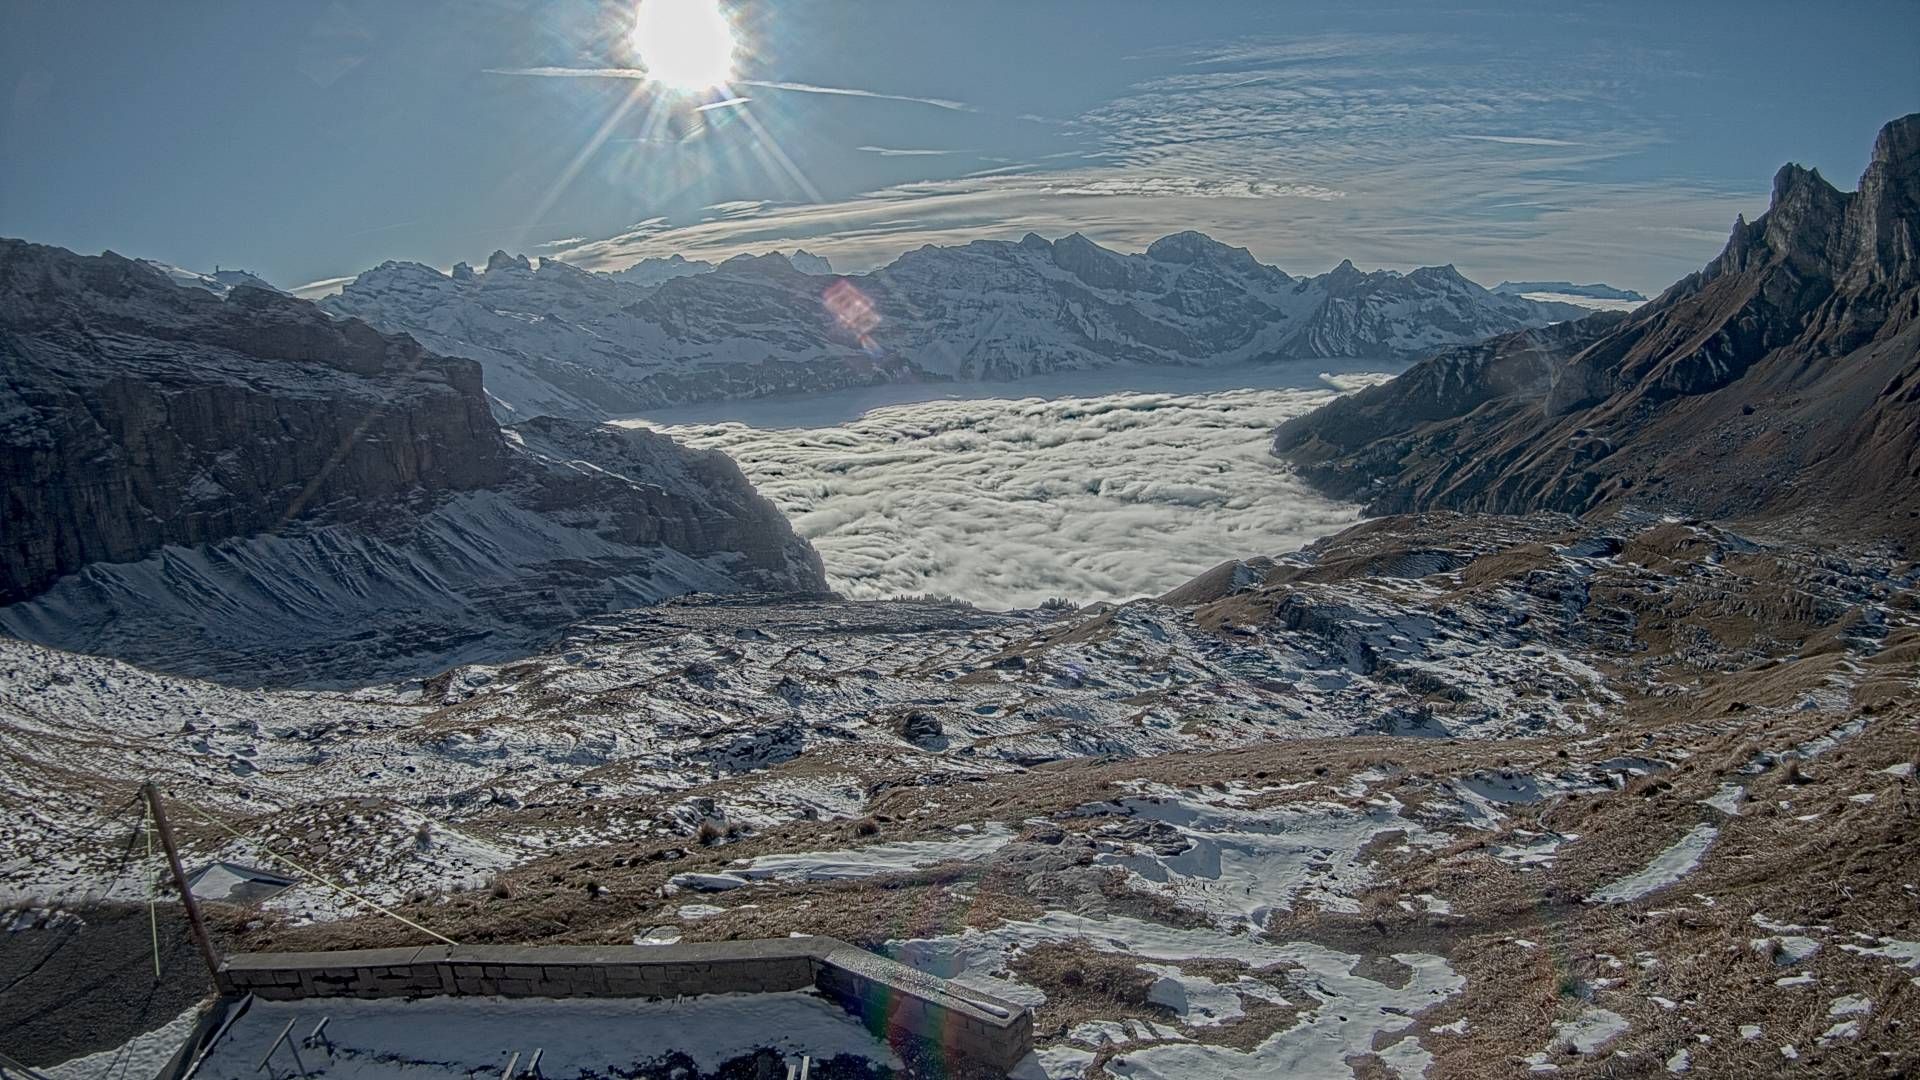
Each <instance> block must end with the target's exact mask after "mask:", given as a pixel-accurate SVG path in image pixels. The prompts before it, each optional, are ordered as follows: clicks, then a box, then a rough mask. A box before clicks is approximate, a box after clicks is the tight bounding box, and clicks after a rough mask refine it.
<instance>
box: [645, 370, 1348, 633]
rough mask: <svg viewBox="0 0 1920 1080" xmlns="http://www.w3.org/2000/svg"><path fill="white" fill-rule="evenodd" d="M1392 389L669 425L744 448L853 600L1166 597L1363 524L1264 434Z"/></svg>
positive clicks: (734, 450)
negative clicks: (1341, 399) (1333, 403)
mask: <svg viewBox="0 0 1920 1080" xmlns="http://www.w3.org/2000/svg"><path fill="white" fill-rule="evenodd" d="M1383 377H1384V376H1371V375H1340V376H1323V377H1322V379H1321V381H1320V383H1319V385H1317V386H1310V387H1304V388H1289V389H1234V390H1221V391H1213V392H1192V393H1168V392H1162V393H1135V392H1129V393H1114V394H1106V395H1101V396H1094V397H1068V398H1059V399H1054V400H1042V399H1037V398H1027V399H1007V398H998V399H979V400H966V401H937V402H925V403H920V404H913V405H898V406H892V407H888V408H882V409H876V410H874V411H872V412H869V413H867V414H865V415H864V416H861V417H859V418H858V419H856V420H853V421H850V422H847V423H843V424H838V425H835V426H829V427H809V428H791V429H784V430H782V429H767V428H755V427H749V426H747V425H745V424H741V423H721V424H689V425H681V426H674V427H666V428H664V429H663V430H665V431H667V432H669V433H671V434H672V435H673V436H675V437H676V438H678V439H681V440H682V441H684V442H687V443H689V444H692V445H695V446H701V447H709V448H713V449H718V450H723V451H725V452H727V453H728V454H731V455H732V456H733V457H734V459H735V460H737V461H738V462H739V463H740V466H741V468H743V469H744V470H746V473H747V475H748V476H749V477H751V478H752V479H753V481H754V483H755V484H756V485H758V487H759V488H760V490H761V492H762V493H764V494H765V495H767V496H768V497H769V498H771V499H772V500H773V501H774V502H775V503H777V504H778V505H779V506H780V508H781V509H782V510H783V511H785V512H786V513H787V514H788V515H789V516H790V517H791V518H792V519H793V520H794V525H795V528H796V529H798V531H799V532H800V533H801V534H802V535H804V536H806V537H807V538H808V539H810V540H811V541H813V544H814V546H815V547H816V548H818V549H819V551H820V554H821V556H822V558H823V559H824V560H825V561H826V567H827V575H828V577H829V578H830V579H831V580H832V581H833V584H834V587H835V588H836V589H839V590H841V591H842V592H845V593H847V594H848V595H851V596H854V597H860V598H875V597H888V596H901V595H914V594H923V593H937V594H946V595H951V596H957V597H960V598H962V599H965V600H969V601H972V602H974V603H977V604H980V605H982V606H987V607H998V608H1005V607H1026V606H1031V605H1035V604H1038V603H1040V602H1041V601H1043V600H1045V599H1047V598H1048V597H1052V596H1064V597H1067V598H1069V599H1072V600H1075V601H1079V602H1082V603H1085V602H1089V601H1094V600H1124V599H1128V598H1131V597H1137V596H1143V595H1154V594H1158V593H1161V592H1164V591H1166V590H1168V589H1171V588H1173V587H1174V586H1177V585H1179V584H1181V583H1183V582H1185V581H1188V580H1190V579H1191V578H1193V577H1194V576H1196V575H1198V574H1200V573H1201V572H1203V571H1205V570H1207V569H1209V568H1211V567H1213V566H1216V565H1218V564H1219V563H1221V562H1223V561H1226V560H1228V559H1234V558H1245V557H1248V556H1253V555H1262V554H1276V553H1279V552H1283V551H1288V550H1291V549H1293V548H1296V547H1299V546H1300V545H1302V544H1304V543H1307V542H1309V541H1311V540H1313V539H1315V538H1317V537H1320V536H1324V535H1326V534H1328V533H1331V532H1334V531H1337V530H1339V529H1341V528H1343V527H1345V526H1346V525H1348V524H1350V523H1352V522H1353V521H1354V520H1355V519H1356V517H1357V508H1355V507H1353V506H1350V505H1347V504H1341V503H1334V502H1330V501H1328V500H1326V499H1324V498H1321V497H1320V496H1318V495H1315V494H1314V493H1312V492H1311V491H1309V490H1307V489H1306V488H1305V487H1304V486H1303V485H1302V484H1300V483H1299V482H1298V481H1297V480H1296V479H1295V478H1294V477H1292V476H1291V475H1289V474H1288V473H1287V472H1286V471H1285V470H1284V469H1283V468H1282V466H1281V465H1280V464H1279V463H1278V462H1276V461H1275V460H1274V459H1273V458H1272V457H1271V456H1269V455H1268V453H1267V445H1268V433H1269V431H1271V429H1272V428H1273V426H1274V425H1276V424H1278V423H1279V422H1280V421H1282V420H1284V419H1286V418H1288V417H1291V416H1295V415H1298V414H1300V413H1302V412H1304V411H1306V410H1308V409H1311V408H1313V407H1315V406H1317V405H1320V404H1322V403H1324V402H1325V401H1327V400H1328V399H1330V398H1331V397H1333V396H1334V395H1335V394H1336V393H1337V392H1339V391H1341V390H1346V389H1353V388H1356V387H1357V386H1360V385H1364V384H1366V383H1368V382H1371V381H1375V380H1376V379H1378V378H1383Z"/></svg>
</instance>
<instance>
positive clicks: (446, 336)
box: [324, 232, 1582, 416]
mask: <svg viewBox="0 0 1920 1080" xmlns="http://www.w3.org/2000/svg"><path fill="white" fill-rule="evenodd" d="M829 269H830V268H828V267H827V266H826V264H825V260H821V259H818V258H816V257H814V256H811V255H808V254H807V253H806V252H795V253H793V254H792V255H791V256H788V255H780V254H778V253H775V254H772V255H764V256H739V257H736V258H733V259H729V260H727V261H726V262H724V263H722V264H720V265H719V266H716V267H711V268H708V267H707V266H706V264H703V263H698V262H689V261H686V260H683V259H665V260H658V259H656V260H648V261H646V262H643V263H640V264H636V265H635V266H633V267H631V268H629V269H628V270H624V271H620V272H618V273H615V274H594V273H589V272H586V271H583V270H580V269H578V268H576V267H573V266H570V265H568V264H566V263H562V262H558V261H556V260H552V259H542V260H540V261H539V263H538V264H537V265H535V264H533V263H531V262H529V261H528V260H527V259H525V258H524V257H516V256H510V255H507V254H506V253H504V252H496V253H495V254H494V256H493V258H492V259H490V260H489V261H488V264H487V269H486V271H485V272H484V273H476V272H474V271H472V270H471V269H470V268H467V267H465V266H464V265H463V266H460V267H456V268H455V269H454V272H453V273H452V274H451V275H447V274H442V273H440V272H439V271H437V270H434V269H432V268H431V267H427V266H423V265H420V264H417V263H391V262H390V263H385V264H383V265H381V266H379V267H376V268H374V269H373V270H369V271H367V272H366V273H364V274H362V275H360V277H359V278H358V279H356V280H355V281H354V282H353V283H352V284H350V285H348V286H347V287H346V288H345V289H343V290H342V291H341V293H340V295H338V296H336V297H332V298H329V299H328V300H326V301H324V303H325V306H326V307H327V308H328V309H329V310H332V311H335V312H338V313H341V314H348V315H354V316H358V317H360V318H363V319H366V320H367V321H369V322H372V323H374V324H375V325H377V326H380V327H382V328H384V329H387V330H393V331H404V332H406V333H409V334H412V335H414V336H415V337H416V338H418V339H420V340H421V341H422V342H424V343H426V344H427V345H428V346H429V347H430V348H433V349H435V350H437V351H440V352H444V353H447V354H450V355H459V356H466V357H470V358H472V359H475V360H478V361H480V363H481V364H482V365H483V366H484V367H485V369H486V382H487V387H488V391H489V393H490V394H491V395H492V396H493V399H494V405H495V408H496V410H497V411H499V412H501V413H502V414H503V415H530V414H537V413H547V414H554V415H572V416H603V415H608V414H618V413H622V412H630V411H634V410H637V409H641V408H645V407H648V406H656V405H661V404H670V403H680V402H687V401H699V400H710V399H717V398H728V397H751V396H761V395H766V394H773V393H794V392H811V391H821V390H832V389H842V388H845V387H849V386H859V385H867V384H871V383H875V382H882V381H892V380H903V379H946V378H969V379H1017V378H1021V377H1025V376H1029V375H1035V374H1041V373H1046V372H1056V371H1072V370H1083V369H1091V368H1104V367H1114V366H1122V365H1130V364H1156V365H1206V364H1230V363H1240V362H1246V361H1253V360H1258V361H1265V360H1284V359H1293V358H1324V357H1380V358H1394V357H1406V356H1410V355H1412V354H1416V353H1420V352H1423V351H1426V350H1428V349H1431V348H1434V347H1437V346H1442V345H1449V344H1457V343H1461V342H1468V341H1477V340H1479V339H1481V338H1484V337H1487V336H1489V335H1491V334H1496V333H1505V332H1509V331H1513V330H1519V329H1525V328H1528V327H1536V326H1543V325H1546V324H1547V323H1550V322H1554V321H1558V320H1562V319H1568V318H1575V317H1578V316H1579V315H1580V314H1581V313H1582V312H1581V309H1579V308H1576V307H1572V306H1569V305H1565V304H1546V303H1539V302H1536V301H1533V300H1528V299H1525V298H1521V297H1511V296H1500V295H1496V294H1494V293H1492V292H1489V291H1488V290H1486V289H1483V288H1481V287H1480V286H1479V285H1476V284H1474V283H1473V282H1471V281H1468V280H1467V279H1466V278H1464V277H1462V276H1461V275H1460V274H1459V273H1457V272H1456V271H1454V270H1453V268H1452V267H1429V268H1425V269H1421V270H1416V271H1414V272H1412V273H1408V274H1400V273H1396V272H1393V271H1384V270H1383V271H1375V272H1373V273H1362V272H1360V271H1358V270H1356V269H1354V267H1353V265H1352V264H1351V263H1343V264H1341V266H1340V267H1339V268H1337V269H1335V270H1333V271H1331V272H1329V273H1327V274H1323V275H1320V276H1319V277H1313V278H1295V277H1292V276H1289V275H1288V274H1286V273H1284V272H1282V271H1280V270H1278V269H1276V268H1274V267H1271V266H1267V265H1265V264H1262V263H1260V262H1259V261H1257V260H1255V259H1254V258H1253V256H1252V255H1251V254H1249V253H1248V252H1247V251H1246V250H1245V249H1244V248H1234V247H1229V246H1227V245H1225V244H1221V243H1218V242H1217V241H1214V240H1212V239H1210V238H1208V237H1206V236H1203V235H1201V234H1199V233H1193V232H1187V233H1179V234H1176V235H1173V236H1168V237H1165V238H1163V239H1161V240H1158V241H1155V242H1154V243H1153V244H1152V245H1151V246H1150V247H1149V248H1148V249H1147V250H1146V252H1144V253H1142V254H1135V255H1122V254H1120V253H1117V252H1114V251H1110V250H1108V249H1106V248H1103V247H1101V246H1099V245H1098V244H1095V243H1093V242H1092V241H1090V240H1088V239H1086V238H1085V237H1083V236H1080V235H1078V234H1074V235H1072V236H1068V237H1065V238H1063V239H1060V240H1058V241H1049V240H1046V239H1044V238H1042V237H1040V236H1037V235H1031V234H1030V235H1028V236H1027V237H1026V238H1025V239H1023V240H1021V241H1019V242H1017V243H1015V242H1010V241H976V242H974V243H971V244H967V245H964V246H959V247H934V246H928V247H924V248H921V249H919V250H918V251H913V252H909V253H907V254H906V255H903V256H901V257H900V258H899V259H898V260H896V261H894V262H893V263H892V264H890V265H888V266H886V267H884V268H882V269H880V270H876V271H874V272H873V273H871V274H866V275H831V274H830V273H828V270H829Z"/></svg>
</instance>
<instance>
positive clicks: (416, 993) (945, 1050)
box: [220, 937, 1033, 1069]
mask: <svg viewBox="0 0 1920 1080" xmlns="http://www.w3.org/2000/svg"><path fill="white" fill-rule="evenodd" d="M220 989H221V990H222V992H224V993H227V994H230V995H243V994H252V995H254V996H255V997H259V998H263V999H272V1000H290V999H300V998H315V997H355V998H389V997H395V998H412V997H434V996H441V995H473V996H485V997H508V998H512V997H539V998H574V997H594V998H601V997H630V998H648V999H660V998H674V997H680V996H682V995H686V996H692V995H698V994H753V993H774V992H780V991H792V990H803V989H818V990H819V991H820V992H821V993H822V994H824V995H825V996H826V997H828V998H830V999H831V1000H833V1001H835V1002H837V1003H839V1004H840V1006H841V1007H842V1008H845V1009H846V1010H847V1011H848V1012H850V1013H852V1014H853V1015H854V1016H856V1017H858V1018H859V1019H860V1020H861V1022H862V1023H864V1024H865V1025H866V1026H867V1028H868V1029H869V1030H871V1031H873V1032H874V1033H875V1034H876V1035H879V1036H880V1037H882V1038H885V1039H886V1040H887V1041H888V1042H890V1043H893V1044H895V1045H896V1046H899V1045H900V1044H902V1043H903V1042H911V1043H919V1044H921V1045H922V1046H923V1047H924V1048H926V1049H928V1050H931V1051H933V1052H935V1053H937V1054H940V1055H943V1056H944V1055H958V1056H961V1057H966V1058H970V1059H973V1060H976V1061H981V1062H985V1063H988V1064H991V1065H993V1066H995V1067H997V1068H1001V1069H1006V1068H1010V1067H1012V1065H1013V1064H1014V1063H1015V1062H1017V1061H1019V1060H1020V1059H1021V1058H1023V1057H1025V1056H1026V1055H1027V1053H1028V1052H1029V1051H1030V1050H1032V1048H1033V1016H1032V1014H1031V1013H1029V1012H1028V1011H1027V1010H1025V1009H1023V1008H1021V1007H1019V1006H1016V1005H1012V1004H1010V1003H1007V1002H1003V1001H998V1000H995V999H993V998H990V997H987V996H986V995H984V994H980V993H978V992H976V991H973V990H970V989H963V988H960V987H957V986H955V985H954V984H953V983H950V982H948V981H947V980H945V979H940V978H936V977H934V976H931V975H928V974H926V973H925V972H921V971H916V970H914V969H913V968H909V967H907V966H905V965H903V964H898V963H895V962H894V961H892V960H888V959H886V958H885V957H882V956H877V955H875V954H873V953H870V952H867V951H866V950H864V949H859V948H855V947H854V946H852V945H849V944H847V943H846V942H843V941H837V940H835V939H833V938H821V937H796V938H776V939H767V940H759V941H715V942H703V943H699V944H691V945H649V946H633V945H615V946H565V945H535V946H517V945H458V946H443V945H432V946H425V947H408V948H401V949H360V950H353V951H343V952H316V953H239V954H236V955H234V956H230V957H228V958H227V959H226V961H225V962H224V963H223V964H222V965H221V968H220ZM902 1048H903V1049H905V1047H902Z"/></svg>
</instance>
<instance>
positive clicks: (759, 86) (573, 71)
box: [486, 67, 978, 112]
mask: <svg viewBox="0 0 1920 1080" xmlns="http://www.w3.org/2000/svg"><path fill="white" fill-rule="evenodd" d="M486 74H488V75H521V76H528V77H532V78H541V79H631V80H636V81H640V82H645V81H646V80H647V78H648V75H647V70H646V69H645V68H627V67H597V68H575V67H523V68H487V69H486ZM733 85H735V86H751V87H753V88H754V89H756V90H779V91H784V92H786V93H789V94H825V95H828V96H830V97H854V98H867V99H869V100H873V101H905V102H909V103H911V104H915V105H931V106H933V107H934V108H936V109H947V110H949V111H952V112H976V111H978V110H976V109H975V108H974V107H973V106H971V105H969V104H967V103H966V102H964V101H954V100H952V99H950V98H936V97H916V96H914V95H912V94H886V93H882V92H880V91H878V90H860V89H856V88H854V87H850V86H821V85H819V84H817V83H802V82H774V81H770V80H762V79H742V80H741V81H739V82H736V83H734V84H733ZM739 100H741V101H744V100H748V99H745V98H742V99H739ZM729 103H730V102H715V103H714V105H713V106H712V107H718V106H720V105H724V104H729Z"/></svg>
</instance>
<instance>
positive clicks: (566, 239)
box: [533, 236, 587, 248]
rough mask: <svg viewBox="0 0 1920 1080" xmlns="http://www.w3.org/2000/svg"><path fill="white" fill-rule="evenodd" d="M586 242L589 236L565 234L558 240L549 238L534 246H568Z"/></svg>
mask: <svg viewBox="0 0 1920 1080" xmlns="http://www.w3.org/2000/svg"><path fill="white" fill-rule="evenodd" d="M586 242H587V238H586V237H584V236H563V237H561V238H560V239H558V240H547V241H544V242H542V243H538V244H535V245H533V246H534V247H537V248H567V247H575V246H577V245H580V244H584V243H586Z"/></svg>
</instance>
